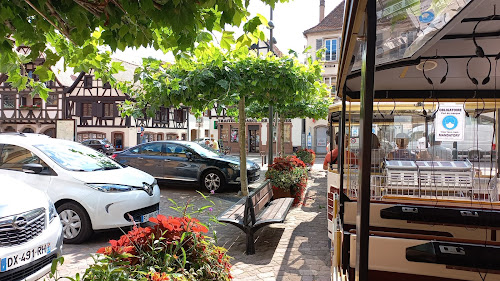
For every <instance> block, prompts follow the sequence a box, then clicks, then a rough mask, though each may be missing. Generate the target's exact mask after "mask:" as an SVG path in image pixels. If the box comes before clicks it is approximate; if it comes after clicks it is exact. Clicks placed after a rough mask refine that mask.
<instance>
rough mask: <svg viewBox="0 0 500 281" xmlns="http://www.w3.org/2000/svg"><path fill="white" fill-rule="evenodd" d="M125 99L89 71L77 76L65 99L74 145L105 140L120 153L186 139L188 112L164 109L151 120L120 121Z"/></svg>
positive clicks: (180, 109) (128, 119) (118, 91)
mask: <svg viewBox="0 0 500 281" xmlns="http://www.w3.org/2000/svg"><path fill="white" fill-rule="evenodd" d="M127 99H130V97H129V96H128V95H127V94H126V93H122V92H121V91H120V90H118V89H116V88H113V87H111V85H110V84H109V83H103V82H102V80H100V79H96V78H95V76H94V75H93V72H92V71H91V72H90V73H84V72H82V73H80V74H79V75H78V77H77V78H76V79H75V81H74V82H73V84H72V85H71V86H70V87H69V88H68V89H67V91H66V96H65V103H66V104H65V118H68V119H75V121H76V126H77V141H83V140H86V139H108V140H109V141H111V142H112V143H113V145H114V146H115V147H116V148H117V149H118V150H120V149H123V148H126V147H130V146H134V145H136V144H137V143H141V142H149V141H156V140H164V139H181V140H182V139H184V140H187V139H188V136H187V132H188V125H189V122H188V119H189V118H188V115H189V108H187V107H182V108H178V109H177V108H169V107H165V108H160V110H158V111H157V112H156V114H155V116H153V117H148V116H146V114H144V117H143V118H133V117H122V116H121V114H120V113H119V109H118V106H119V104H120V103H122V102H124V101H125V100H127Z"/></svg>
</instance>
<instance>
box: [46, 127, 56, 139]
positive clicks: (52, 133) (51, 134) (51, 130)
mask: <svg viewBox="0 0 500 281" xmlns="http://www.w3.org/2000/svg"><path fill="white" fill-rule="evenodd" d="M43 134H44V135H47V136H49V137H51V138H55V137H56V129H54V128H49V129H47V130H45V131H44V132H43Z"/></svg>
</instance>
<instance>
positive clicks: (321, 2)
mask: <svg viewBox="0 0 500 281" xmlns="http://www.w3.org/2000/svg"><path fill="white" fill-rule="evenodd" d="M324 18H325V0H319V22H321V21H322V20H323V19H324Z"/></svg>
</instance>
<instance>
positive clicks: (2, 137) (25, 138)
mask: <svg viewBox="0 0 500 281" xmlns="http://www.w3.org/2000/svg"><path fill="white" fill-rule="evenodd" d="M0 142H3V143H6V142H7V143H10V144H26V145H36V144H53V143H68V142H73V141H69V140H63V139H55V138H51V137H49V136H46V135H42V134H29V133H18V134H14V133H1V134H0ZM75 143H77V142H75Z"/></svg>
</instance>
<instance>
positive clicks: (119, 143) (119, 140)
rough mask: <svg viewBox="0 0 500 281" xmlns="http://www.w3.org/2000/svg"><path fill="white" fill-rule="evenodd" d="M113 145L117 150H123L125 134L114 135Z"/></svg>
mask: <svg viewBox="0 0 500 281" xmlns="http://www.w3.org/2000/svg"><path fill="white" fill-rule="evenodd" d="M113 145H114V146H115V149H116V150H118V151H120V150H123V133H114V134H113Z"/></svg>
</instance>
